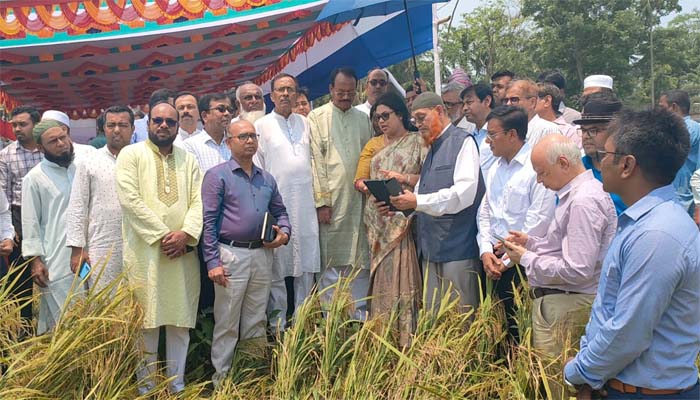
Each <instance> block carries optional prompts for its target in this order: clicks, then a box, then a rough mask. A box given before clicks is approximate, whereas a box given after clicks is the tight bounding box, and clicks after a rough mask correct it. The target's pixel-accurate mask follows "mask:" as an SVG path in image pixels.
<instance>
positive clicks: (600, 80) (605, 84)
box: [583, 75, 613, 90]
mask: <svg viewBox="0 0 700 400" xmlns="http://www.w3.org/2000/svg"><path fill="white" fill-rule="evenodd" d="M589 87H602V88H608V89H610V90H612V88H613V78H612V77H610V76H608V75H589V76H587V77H586V79H584V80H583V88H584V89H586V88H589Z"/></svg>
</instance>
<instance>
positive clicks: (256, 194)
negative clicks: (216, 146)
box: [202, 159, 292, 269]
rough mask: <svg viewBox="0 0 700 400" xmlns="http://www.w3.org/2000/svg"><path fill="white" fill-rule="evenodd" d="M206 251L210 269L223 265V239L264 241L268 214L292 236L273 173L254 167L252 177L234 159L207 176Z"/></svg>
mask: <svg viewBox="0 0 700 400" xmlns="http://www.w3.org/2000/svg"><path fill="white" fill-rule="evenodd" d="M202 204H203V206H204V230H203V233H202V237H203V250H204V261H205V262H206V263H207V269H212V268H215V267H217V266H219V265H221V261H220V254H219V244H218V241H219V239H222V240H226V241H230V240H236V241H241V242H248V241H253V240H260V235H261V234H262V225H263V220H264V218H265V212H267V211H269V212H270V214H272V216H274V217H275V218H276V219H277V225H278V226H279V227H280V229H282V231H284V232H285V233H287V234H288V235H289V234H291V231H292V228H291V226H290V224H289V217H288V216H287V209H286V208H285V206H284V203H283V202H282V196H281V195H280V193H279V191H278V190H277V182H275V179H274V178H273V177H272V175H270V174H269V173H267V172H265V171H263V170H262V169H260V168H258V167H257V166H255V165H253V173H252V177H250V176H248V174H247V173H246V172H245V171H243V168H241V166H240V165H239V164H238V162H236V160H234V159H231V160H229V161H227V162H225V163H222V164H219V165H217V166H215V167H213V168H211V169H210V170H209V171H207V173H206V174H204V179H203V181H202Z"/></svg>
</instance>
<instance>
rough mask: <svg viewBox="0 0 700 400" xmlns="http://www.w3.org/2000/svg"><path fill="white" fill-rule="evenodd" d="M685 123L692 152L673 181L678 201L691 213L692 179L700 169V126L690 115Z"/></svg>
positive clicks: (686, 117) (685, 119)
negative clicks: (699, 162) (699, 161)
mask: <svg viewBox="0 0 700 400" xmlns="http://www.w3.org/2000/svg"><path fill="white" fill-rule="evenodd" d="M684 121H685V124H686V126H687V127H688V133H689V134H690V152H688V158H687V159H686V160H685V163H684V164H683V165H682V166H681V169H679V170H678V173H677V174H676V179H674V180H673V187H674V188H676V201H677V202H678V203H679V204H680V205H681V206H682V207H683V208H684V209H685V210H686V211H688V212H689V211H690V205H691V204H692V203H693V192H692V190H691V189H690V177H691V176H693V172H695V170H696V169H698V168H699V167H700V165H698V160H699V159H700V124H699V123H697V122H695V121H693V120H692V119H691V118H690V116H689V115H686V116H685V118H684Z"/></svg>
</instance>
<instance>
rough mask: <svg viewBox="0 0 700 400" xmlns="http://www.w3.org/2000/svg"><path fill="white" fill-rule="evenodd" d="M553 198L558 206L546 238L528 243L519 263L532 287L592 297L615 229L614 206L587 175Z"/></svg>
mask: <svg viewBox="0 0 700 400" xmlns="http://www.w3.org/2000/svg"><path fill="white" fill-rule="evenodd" d="M557 196H558V197H559V204H558V205H557V207H556V208H555V210H554V219H553V220H552V222H551V223H550V224H549V228H548V230H547V234H546V235H544V236H542V237H536V236H531V237H529V238H528V241H527V244H526V246H525V247H526V248H527V249H528V251H527V252H525V254H523V256H522V258H521V260H520V264H521V265H522V266H523V267H525V273H526V274H527V278H528V281H529V282H530V286H531V287H546V288H553V289H560V290H566V291H571V292H577V293H586V294H595V293H596V290H597V288H598V280H599V279H600V269H601V265H602V263H603V259H604V258H605V253H606V252H607V251H608V246H610V242H611V241H612V239H613V236H615V229H616V228H617V214H615V206H614V205H613V202H612V200H611V199H610V195H609V194H608V193H606V192H604V191H603V184H602V183H600V181H598V180H597V179H596V178H595V177H594V176H593V172H591V171H590V170H586V172H584V173H582V174H581V175H579V176H577V177H576V178H574V179H572V180H571V182H569V183H568V184H567V185H566V186H564V187H563V188H562V189H561V190H559V191H558V192H557Z"/></svg>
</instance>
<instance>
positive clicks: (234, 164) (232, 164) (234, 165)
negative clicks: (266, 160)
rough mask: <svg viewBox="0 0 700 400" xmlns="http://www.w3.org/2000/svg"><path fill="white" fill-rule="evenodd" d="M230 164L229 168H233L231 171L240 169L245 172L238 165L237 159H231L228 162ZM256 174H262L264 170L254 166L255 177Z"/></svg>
mask: <svg viewBox="0 0 700 400" xmlns="http://www.w3.org/2000/svg"><path fill="white" fill-rule="evenodd" d="M228 163H229V167H230V168H231V171H235V170H237V169H240V170H241V171H243V168H242V167H241V165H240V164H239V163H238V161H236V159H235V158H233V157H231V159H230V160H228ZM255 174H262V170H261V169H260V168H258V166H257V165H255V164H253V176H255ZM251 178H252V177H251Z"/></svg>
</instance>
